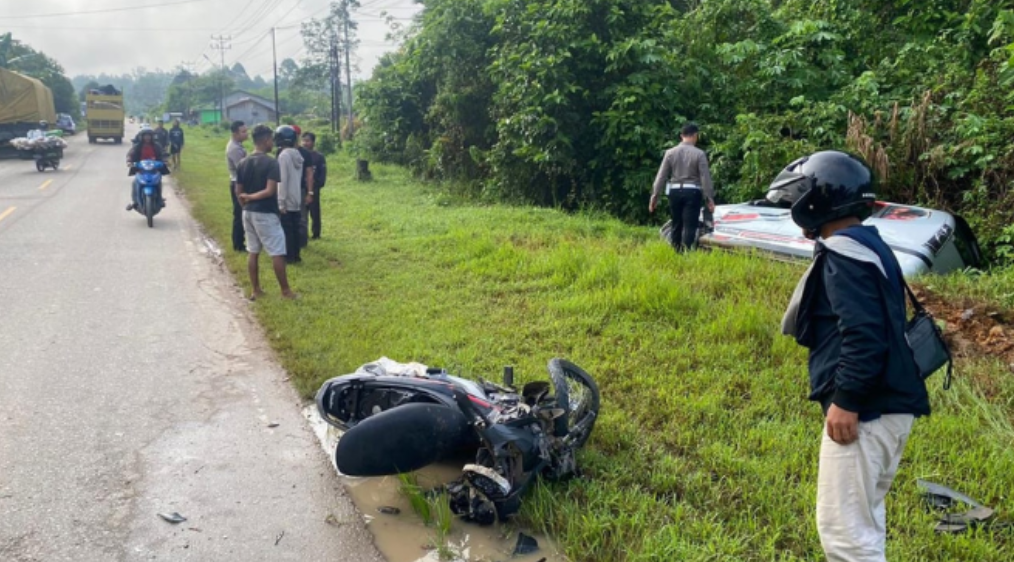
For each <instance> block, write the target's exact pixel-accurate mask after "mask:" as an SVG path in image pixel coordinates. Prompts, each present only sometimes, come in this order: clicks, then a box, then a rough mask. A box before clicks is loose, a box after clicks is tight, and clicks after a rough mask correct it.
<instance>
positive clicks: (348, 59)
mask: <svg viewBox="0 0 1014 562" xmlns="http://www.w3.org/2000/svg"><path fill="white" fill-rule="evenodd" d="M343 10H344V12H345V18H344V19H345V81H346V82H347V83H348V85H349V106H348V112H349V117H348V120H349V139H351V138H352V137H353V135H355V131H356V126H355V123H354V122H353V120H352V119H353V117H352V55H351V51H352V43H351V42H350V41H349V17H350V16H351V14H350V13H349V0H344V8H343Z"/></svg>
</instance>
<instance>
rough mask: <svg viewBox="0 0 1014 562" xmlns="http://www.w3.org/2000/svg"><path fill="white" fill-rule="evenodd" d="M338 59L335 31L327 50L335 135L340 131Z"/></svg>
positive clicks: (332, 122) (332, 130) (333, 131)
mask: <svg viewBox="0 0 1014 562" xmlns="http://www.w3.org/2000/svg"><path fill="white" fill-rule="evenodd" d="M337 57H338V53H337V47H336V46H335V41H334V31H333V30H332V31H331V42H330V45H329V46H328V50H327V70H328V72H329V73H330V76H331V81H330V82H329V83H328V85H329V86H330V87H331V132H332V133H335V132H337V131H338V112H337V111H336V110H335V98H334V94H335V87H334V81H335V59H336V58H337Z"/></svg>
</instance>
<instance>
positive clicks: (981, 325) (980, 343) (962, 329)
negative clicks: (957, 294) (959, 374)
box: [915, 289, 1014, 372]
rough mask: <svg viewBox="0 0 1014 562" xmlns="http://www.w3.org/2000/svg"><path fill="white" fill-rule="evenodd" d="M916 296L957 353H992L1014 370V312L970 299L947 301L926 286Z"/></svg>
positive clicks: (976, 354) (971, 355) (973, 355)
mask: <svg viewBox="0 0 1014 562" xmlns="http://www.w3.org/2000/svg"><path fill="white" fill-rule="evenodd" d="M915 293H916V296H918V297H919V300H921V301H922V302H923V304H925V305H926V308H927V309H929V311H930V312H931V313H932V314H933V316H934V317H936V318H937V319H938V320H943V321H944V322H946V327H945V329H944V334H945V336H946V338H947V340H948V342H949V343H950V344H951V351H952V352H953V353H954V354H955V356H957V357H976V356H983V355H988V356H992V357H996V358H998V359H1000V360H1001V361H1003V363H1004V364H1005V365H1007V366H1008V367H1009V368H1010V369H1011V371H1012V372H1014V312H1012V311H1009V310H1003V309H1000V308H997V307H995V306H990V305H986V304H983V303H981V302H978V303H977V302H974V301H971V300H968V299H965V300H953V301H947V300H944V299H942V298H941V297H939V296H937V295H935V294H933V293H930V292H928V291H926V290H924V289H915Z"/></svg>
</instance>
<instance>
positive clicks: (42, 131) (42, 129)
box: [25, 121, 49, 140]
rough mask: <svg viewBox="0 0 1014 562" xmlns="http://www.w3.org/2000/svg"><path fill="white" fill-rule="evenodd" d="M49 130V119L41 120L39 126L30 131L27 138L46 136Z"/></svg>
mask: <svg viewBox="0 0 1014 562" xmlns="http://www.w3.org/2000/svg"><path fill="white" fill-rule="evenodd" d="M48 130H49V121H39V128H38V129H32V130H31V131H28V134H26V135H25V138H27V139H28V140H34V139H43V138H46V131H48Z"/></svg>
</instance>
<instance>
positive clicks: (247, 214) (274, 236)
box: [243, 211, 285, 258]
mask: <svg viewBox="0 0 1014 562" xmlns="http://www.w3.org/2000/svg"><path fill="white" fill-rule="evenodd" d="M243 231H244V232H246V250H247V251H248V252H250V253H251V254H259V253H261V249H262V248H263V249H264V250H266V251H267V252H268V255H269V256H271V257H273V258H274V257H278V256H284V255H285V231H284V230H282V221H281V219H280V218H279V217H278V215H276V214H274V213H256V212H253V211H243Z"/></svg>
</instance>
